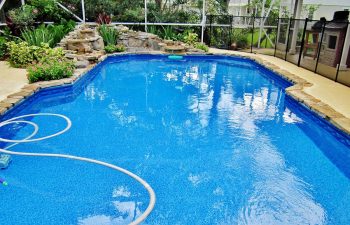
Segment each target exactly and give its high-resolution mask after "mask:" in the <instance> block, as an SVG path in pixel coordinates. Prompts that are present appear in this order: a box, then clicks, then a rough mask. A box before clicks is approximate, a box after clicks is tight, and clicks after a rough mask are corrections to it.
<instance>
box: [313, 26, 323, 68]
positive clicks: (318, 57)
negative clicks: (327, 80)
mask: <svg viewBox="0 0 350 225" xmlns="http://www.w3.org/2000/svg"><path fill="white" fill-rule="evenodd" d="M325 28H326V22H323V26H322V33H321V40H320V42H319V43H318V50H317V59H316V66H315V71H314V72H315V73H316V72H317V66H318V60H319V59H320V54H321V47H322V41H323V36H324V30H325Z"/></svg>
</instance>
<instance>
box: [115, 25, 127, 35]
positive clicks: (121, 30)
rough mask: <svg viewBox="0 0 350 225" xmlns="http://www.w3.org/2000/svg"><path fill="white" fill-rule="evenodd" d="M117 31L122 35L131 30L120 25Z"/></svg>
mask: <svg viewBox="0 0 350 225" xmlns="http://www.w3.org/2000/svg"><path fill="white" fill-rule="evenodd" d="M115 29H116V30H117V31H118V32H120V33H126V32H128V31H129V28H128V27H126V26H123V25H118V26H116V28H115Z"/></svg>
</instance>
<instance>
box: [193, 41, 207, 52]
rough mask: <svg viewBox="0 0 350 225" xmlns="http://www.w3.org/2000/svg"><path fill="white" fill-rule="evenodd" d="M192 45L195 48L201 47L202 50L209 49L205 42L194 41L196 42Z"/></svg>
mask: <svg viewBox="0 0 350 225" xmlns="http://www.w3.org/2000/svg"><path fill="white" fill-rule="evenodd" d="M194 47H195V48H197V49H201V50H203V51H205V52H208V51H209V47H208V46H207V45H206V44H202V43H196V44H195V45H194Z"/></svg>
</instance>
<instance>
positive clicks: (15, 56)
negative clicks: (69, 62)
mask: <svg viewBox="0 0 350 225" xmlns="http://www.w3.org/2000/svg"><path fill="white" fill-rule="evenodd" d="M6 46H7V49H8V54H9V62H10V64H11V65H12V66H13V67H20V68H25V67H27V66H28V65H29V64H32V63H35V62H39V63H49V62H51V61H63V60H64V59H65V58H64V52H63V50H62V48H50V47H49V45H48V44H42V45H41V46H40V47H38V46H30V45H29V44H28V43H27V42H20V43H15V42H13V41H11V42H8V43H7V44H6Z"/></svg>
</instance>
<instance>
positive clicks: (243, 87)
mask: <svg viewBox="0 0 350 225" xmlns="http://www.w3.org/2000/svg"><path fill="white" fill-rule="evenodd" d="M288 86H290V84H289V83H287V82H286V81H283V80H282V79H281V78H279V77H278V76H276V75H275V74H273V73H272V72H271V71H269V70H267V69H264V68H263V67H261V66H259V65H257V64H256V63H254V62H252V61H250V60H248V59H241V58H233V57H224V56H223V57H221V56H185V57H184V59H183V60H169V59H168V58H167V57H166V56H157V55H126V56H115V57H109V58H108V59H107V60H105V61H104V62H102V63H101V64H99V65H98V66H97V67H96V68H95V69H93V70H92V71H91V72H89V74H88V75H87V76H85V77H84V78H82V79H81V80H79V81H78V82H77V83H76V84H75V85H74V86H67V87H64V88H58V89H57V88H53V89H48V90H44V91H41V92H39V93H38V94H36V95H35V96H34V97H31V98H30V99H28V100H27V101H26V102H24V103H23V104H22V105H20V106H19V107H17V108H15V109H14V110H12V111H11V112H9V113H8V114H6V115H5V116H4V117H3V118H1V120H5V119H9V118H12V117H15V116H19V115H24V114H30V113H59V114H63V115H66V116H67V117H69V118H70V119H71V121H72V128H71V129H70V130H69V131H68V132H66V133H64V134H62V135H60V136H57V137H54V138H51V139H47V140H43V141H40V142H32V143H22V144H18V145H16V146H13V147H11V148H10V149H11V150H13V151H20V152H46V153H63V154H72V155H77V156H83V157H90V158H95V159H98V160H102V161H105V162H109V163H113V164H115V165H118V166H121V167H124V168H126V169H128V170H130V171H132V172H134V173H135V174H137V175H139V176H140V177H142V178H143V179H145V180H146V181H147V182H148V183H149V184H150V185H151V186H152V187H153V189H154V190H155V193H156V195H157V202H156V206H155V208H154V211H153V212H152V214H151V215H150V216H149V217H148V218H147V220H146V221H145V222H144V224H319V225H321V224H334V225H341V224H344V225H346V224H350V213H349V212H350V204H349V203H350V180H349V179H350V168H349V167H350V148H349V145H350V139H349V137H348V136H346V135H345V134H343V133H341V132H339V131H337V130H336V129H334V128H332V127H331V126H330V125H329V124H328V123H327V122H325V121H323V120H321V119H319V118H318V117H317V116H315V115H314V114H312V113H310V112H309V111H308V110H306V109H305V108H304V107H302V106H301V105H300V104H298V103H296V102H295V101H294V100H292V99H290V98H289V97H287V96H285V92H284V89H285V88H286V87H288ZM325 91H327V90H325ZM29 119H30V121H32V122H35V123H37V124H38V125H39V132H38V134H37V135H36V136H35V137H43V136H46V135H50V134H53V133H55V132H57V131H60V130H62V129H64V128H65V126H66V122H65V121H64V120H63V119H62V118H56V117H46V116H41V117H39V116H37V117H33V118H29ZM32 132H33V127H32V126H30V125H25V124H20V123H18V124H11V125H6V126H3V127H2V128H1V129H0V136H1V137H3V138H10V139H23V138H25V137H27V136H28V135H30V134H31V133H32ZM8 145H9V144H7V143H4V142H0V147H3V148H4V147H6V146H8ZM0 178H4V179H5V180H6V181H7V182H8V183H9V185H8V186H0V201H1V204H0V224H4V225H8V224H11V225H12V224H14V225H21V224H23V225H26V224H30V225H39V224H40V225H41V224H42V225H44V224H45V225H48V224H60V225H66V224H67V225H68V224H79V225H96V224H97V225H100V224H101V225H111V224H127V223H129V222H131V221H132V220H134V219H135V218H137V217H138V216H139V215H140V214H141V213H142V212H144V210H145V209H146V208H147V206H148V203H149V196H148V193H147V191H146V190H144V189H143V187H142V186H141V185H140V184H139V183H137V182H136V181H134V180H133V179H131V178H129V177H128V176H126V175H124V174H121V173H118V172H116V171H114V170H111V169H108V168H105V167H101V166H98V165H94V164H89V163H83V162H78V161H72V160H68V159H56V158H39V157H23V156H13V162H12V164H11V165H10V167H9V168H7V169H6V170H0Z"/></svg>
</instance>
